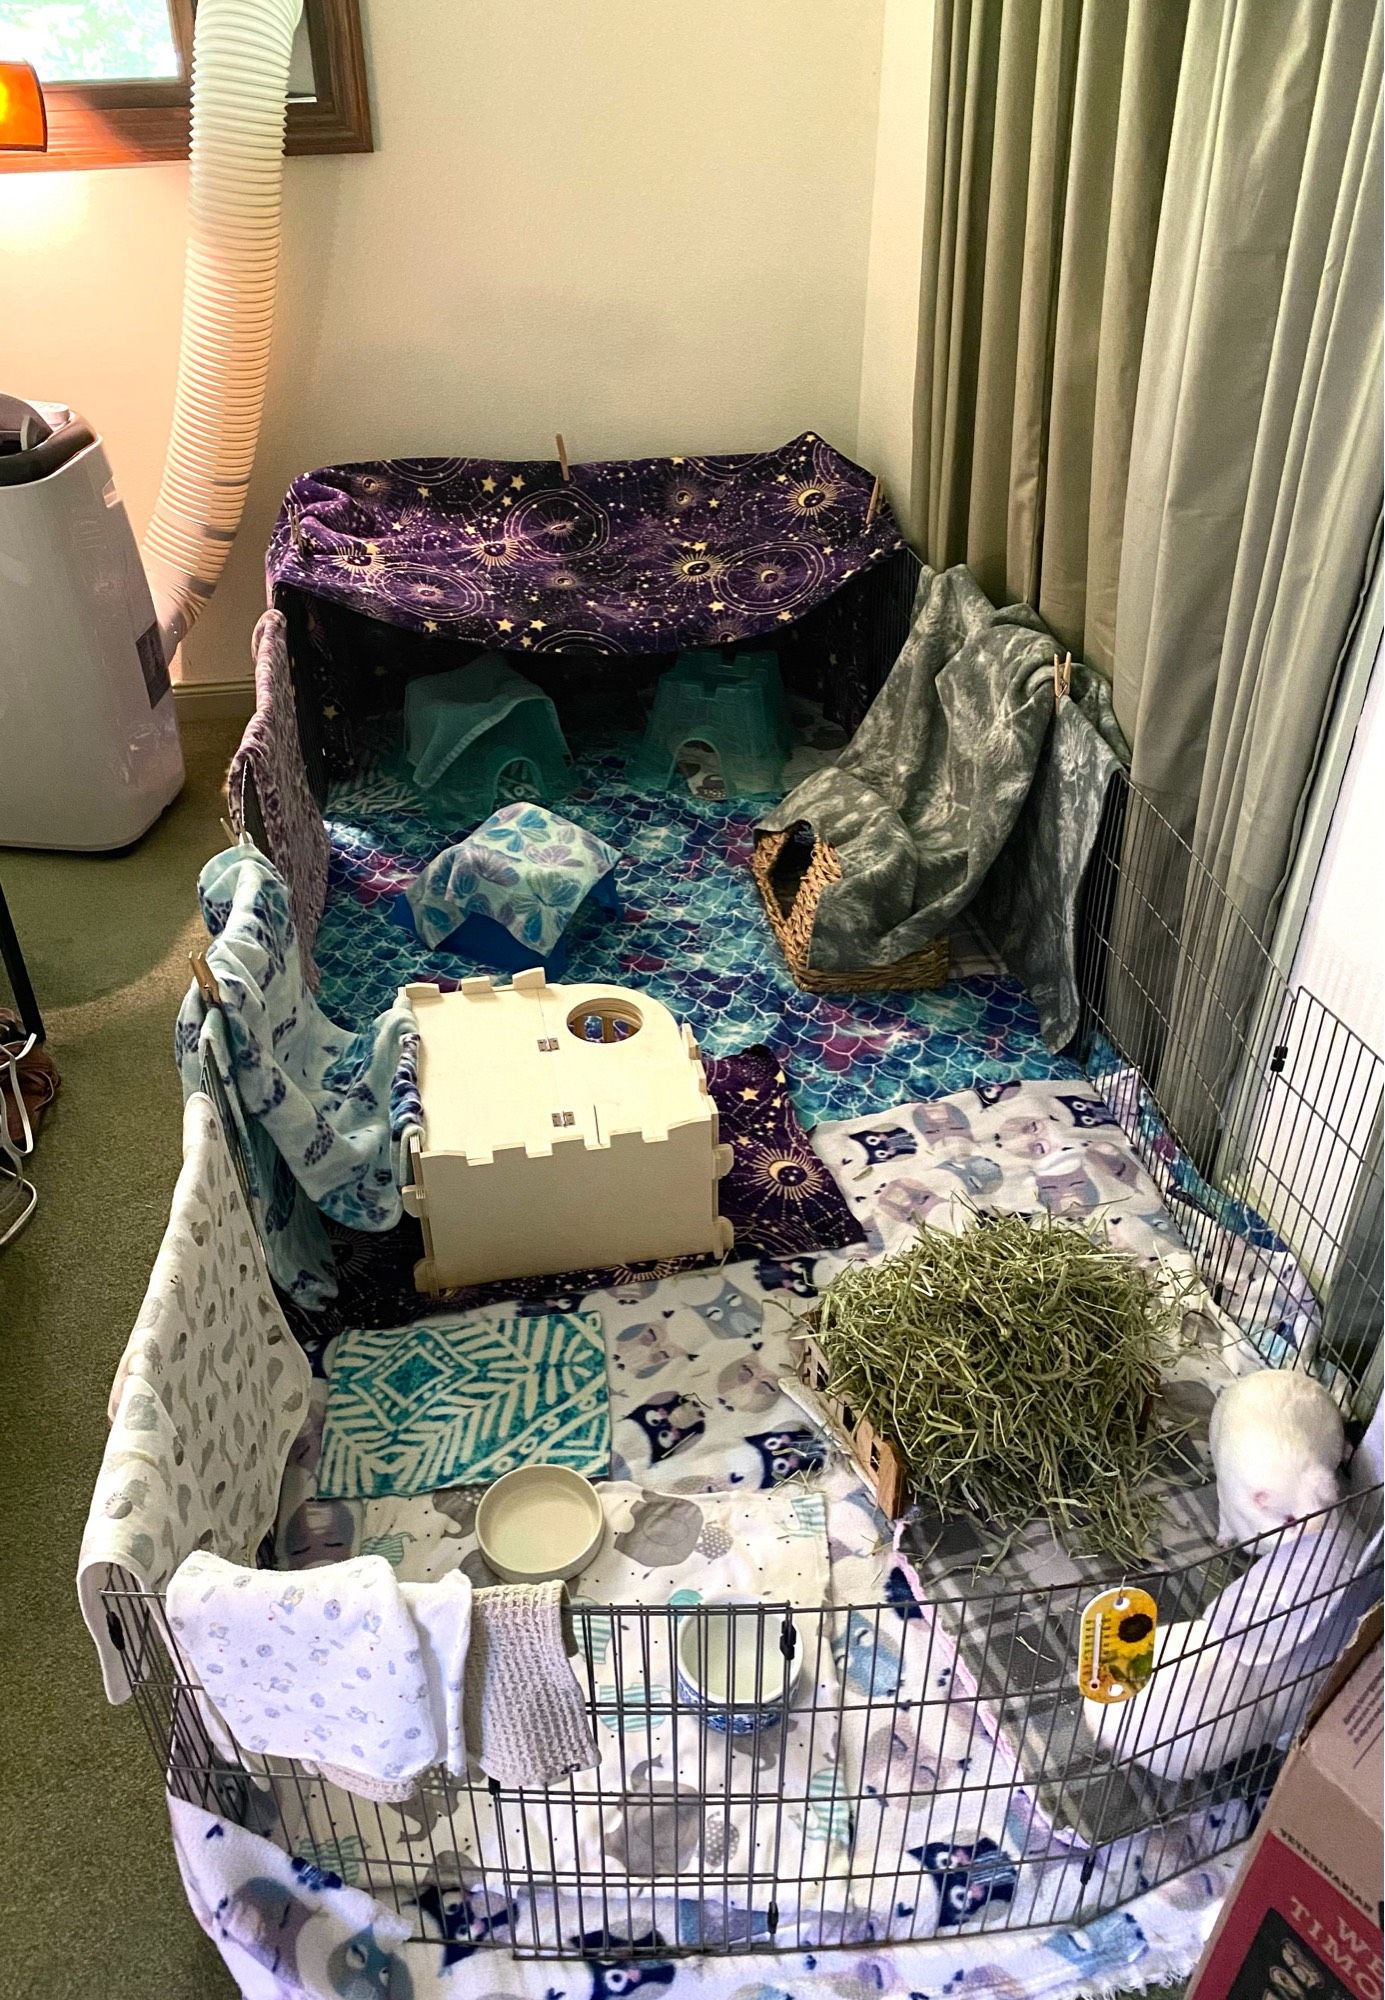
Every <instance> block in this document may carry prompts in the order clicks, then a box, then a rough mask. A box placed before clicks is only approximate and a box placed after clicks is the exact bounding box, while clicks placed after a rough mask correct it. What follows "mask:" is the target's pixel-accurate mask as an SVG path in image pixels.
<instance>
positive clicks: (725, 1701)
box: [677, 1603, 804, 1736]
mask: <svg viewBox="0 0 1385 2000" xmlns="http://www.w3.org/2000/svg"><path fill="white" fill-rule="evenodd" d="M783 1625H784V1610H783V1608H782V1607H780V1606H777V1605H770V1604H766V1605H760V1604H737V1603H721V1604H703V1605H699V1606H698V1607H697V1608H696V1609H695V1610H694V1609H689V1610H688V1611H685V1612H684V1613H683V1614H682V1616H681V1617H680V1618H679V1621H678V1661H677V1681H678V1698H679V1700H680V1701H681V1702H682V1703H683V1704H684V1706H685V1707H687V1708H695V1709H696V1710H697V1711H698V1712H699V1714H700V1715H701V1717H702V1721H703V1723H704V1725H705V1726H706V1727H707V1728H708V1729H715V1730H716V1731H717V1732H718V1734H720V1735H722V1736H754V1735H756V1734H757V1733H758V1732H759V1731H760V1730H762V1729H772V1728H774V1726H775V1725H776V1723H778V1722H779V1721H780V1720H781V1719H782V1717H783V1714H784V1709H785V1704H786V1701H787V1698H788V1697H789V1696H790V1695H791V1694H792V1692H793V1686H794V1682H795V1681H796V1680H797V1678H798V1674H799V1670H800V1668H801V1667H802V1664H803V1651H804V1647H803V1636H802V1634H801V1633H799V1632H797V1630H796V1631H795V1638H796V1643H795V1646H794V1650H793V1657H792V1658H791V1659H785V1657H784V1653H783V1650H782V1648H781V1645H780V1634H781V1632H782V1630H783Z"/></svg>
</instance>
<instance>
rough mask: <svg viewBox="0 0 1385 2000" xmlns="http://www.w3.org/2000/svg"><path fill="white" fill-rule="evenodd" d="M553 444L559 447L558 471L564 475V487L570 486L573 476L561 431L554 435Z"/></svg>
mask: <svg viewBox="0 0 1385 2000" xmlns="http://www.w3.org/2000/svg"><path fill="white" fill-rule="evenodd" d="M553 442H554V443H555V444H556V445H557V447H558V470H559V471H560V472H561V473H562V475H563V484H564V486H568V485H570V484H571V482H572V474H571V472H570V471H569V469H568V462H567V446H566V445H565V444H564V443H563V434H562V432H561V431H555V432H554V433H553Z"/></svg>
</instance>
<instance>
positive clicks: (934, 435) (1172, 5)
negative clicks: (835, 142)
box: [912, 0, 1188, 672]
mask: <svg viewBox="0 0 1385 2000" xmlns="http://www.w3.org/2000/svg"><path fill="white" fill-rule="evenodd" d="M1187 11H1188V0H1086V4H1085V5H1084V4H1083V0H938V4H937V10H936V15H935V28H934V52H933V90H932V104H931V111H930V121H929V134H928V169H927V174H928V180H927V188H926V191H925V196H926V207H925V224H924V245H925V248H924V267H923V276H922V292H921V319H920V354H919V367H918V377H917V384H918V386H917V391H916V408H915V428H914V479H913V493H914V496H915V500H914V505H915V519H914V522H913V524H912V525H913V528H914V530H915V536H916V539H917V541H918V544H919V546H920V547H921V548H922V549H923V551H924V552H925V554H926V555H927V557H928V559H929V561H930V562H932V563H933V564H935V565H936V566H939V567H945V566H947V565H948V564H951V563H956V562H965V563H966V564H967V565H968V567H969V568H970V569H971V570H972V572H973V574H974V575H975V576H976V578H977V580H978V581H979V582H980V583H981V585H982V587H983V588H984V589H985V591H986V592H987V594H988V596H990V597H991V598H992V599H993V600H994V601H995V602H996V603H1005V602H1007V601H1014V600H1016V599H1024V600H1026V601H1027V602H1029V603H1030V604H1033V605H1034V606H1036V608H1037V609H1038V610H1039V612H1040V613H1041V615H1042V616H1043V618H1044V619H1045V620H1046V622H1047V623H1048V624H1049V626H1050V627H1051V628H1052V630H1053V631H1054V632H1055V633H1056V634H1057V636H1058V637H1059V638H1060V639H1061V640H1062V641H1063V642H1064V644H1065V645H1067V646H1070V647H1071V648H1072V650H1073V652H1074V653H1076V654H1079V655H1082V656H1085V658H1087V659H1088V660H1090V661H1091V662H1092V663H1093V664H1094V665H1097V666H1099V667H1101V668H1103V669H1104V670H1106V671H1108V672H1109V671H1110V668H1111V664H1112V659H1113V655H1114V648H1115V634H1116V589H1117V581H1118V578H1119V574H1120V546H1121V524H1122V516H1123V511H1124V505H1125V488H1126V480H1127V472H1128V465H1129V455H1130V438H1131V431H1132V427H1133V423H1134V413H1135V394H1136V384H1137V381H1138V378H1139V370H1140V360H1141V355H1142V352H1143V346H1144V338H1145V322H1146V303H1147V298H1148V292H1149V281H1150V274H1151V271H1152V269H1153V264H1154V255H1155V246H1156V241H1157V236H1158V224H1159V215H1160V208H1161V196H1162V190H1163V183H1164V170H1165V162H1166V158H1167V154H1168V148H1169V140H1170V134H1171V131H1172V126H1173V118H1174V108H1175V104H1176V101H1177V96H1178V81H1179V67H1180V55H1181V49H1182V41H1183V29H1184V21H1185V18H1186V15H1187Z"/></svg>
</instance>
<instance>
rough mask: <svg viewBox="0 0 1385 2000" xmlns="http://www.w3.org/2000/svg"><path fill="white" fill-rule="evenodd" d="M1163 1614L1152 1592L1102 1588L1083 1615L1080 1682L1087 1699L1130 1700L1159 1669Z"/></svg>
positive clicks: (1128, 1588)
mask: <svg viewBox="0 0 1385 2000" xmlns="http://www.w3.org/2000/svg"><path fill="white" fill-rule="evenodd" d="M1157 1622H1158V1612H1157V1610H1156V1608H1155V1603H1154V1599H1153V1598H1152V1597H1151V1596H1150V1594H1149V1592H1148V1591H1147V1590H1134V1589H1131V1588H1130V1587H1128V1586H1124V1585H1123V1586H1122V1587H1121V1588H1119V1589H1117V1590H1103V1591H1102V1592H1101V1594H1100V1595H1099V1596H1097V1597H1094V1598H1093V1599H1092V1601H1091V1603H1090V1604H1089V1605H1088V1606H1087V1608H1086V1610H1085V1611H1084V1612H1083V1613H1082V1627H1081V1632H1080V1635H1079V1638H1078V1645H1077V1684H1078V1686H1079V1687H1080V1688H1081V1690H1082V1693H1083V1694H1084V1695H1085V1696H1086V1698H1087V1700H1088V1701H1106V1702H1116V1701H1129V1699H1130V1697H1131V1695H1133V1694H1138V1693H1139V1692H1140V1689H1141V1688H1142V1687H1143V1686H1144V1685H1145V1682H1146V1681H1147V1680H1148V1679H1149V1676H1150V1673H1151V1670H1152V1669H1153V1666H1154V1629H1155V1625H1156V1623H1157Z"/></svg>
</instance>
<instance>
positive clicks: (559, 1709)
mask: <svg viewBox="0 0 1385 2000" xmlns="http://www.w3.org/2000/svg"><path fill="white" fill-rule="evenodd" d="M463 1718H464V1723H465V1728H466V1746H467V1749H468V1750H469V1751H470V1752H471V1754H472V1756H473V1757H474V1758H475V1759H476V1761H477V1763H478V1764H479V1765H480V1766H481V1769H482V1770H483V1771H484V1772H485V1773H486V1775H487V1777H489V1778H494V1779H495V1780H496V1782H497V1783H498V1784H501V1785H509V1786H517V1785H525V1786H529V1787H532V1788H534V1789H541V1788H542V1787H543V1786H545V1785H552V1784H556V1783H557V1782H558V1780H559V1779H560V1778H565V1777H567V1776H568V1775H569V1774H570V1773H571V1772H573V1771H590V1770H592V1769H594V1768H595V1766H596V1764H597V1762H598V1757H599V1753H598V1751H597V1747H596V1743H595V1740H594V1738H593V1736H592V1733H591V1730H590V1728H589V1727H588V1724H587V1711H586V1706H585V1704H584V1702H583V1699H582V1690H581V1689H580V1688H579V1687H578V1685H577V1680H576V1677H575V1675H574V1674H573V1671H572V1668H571V1666H570V1665H569V1664H568V1657H567V1653H566V1650H565V1649H564V1646H563V1586H562V1584H561V1583H559V1582H556V1581H555V1582H552V1583H533V1584H530V1583H501V1584H496V1585H495V1586H494V1587H493V1588H492V1589H488V1590H478V1591H477V1592H476V1594H475V1596H474V1597H473V1598H472V1601H471V1645H470V1648H469V1650H468V1652H467V1660H466V1694H465V1699H464V1705H463Z"/></svg>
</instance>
